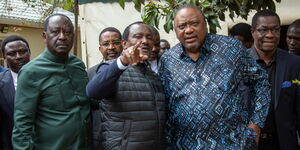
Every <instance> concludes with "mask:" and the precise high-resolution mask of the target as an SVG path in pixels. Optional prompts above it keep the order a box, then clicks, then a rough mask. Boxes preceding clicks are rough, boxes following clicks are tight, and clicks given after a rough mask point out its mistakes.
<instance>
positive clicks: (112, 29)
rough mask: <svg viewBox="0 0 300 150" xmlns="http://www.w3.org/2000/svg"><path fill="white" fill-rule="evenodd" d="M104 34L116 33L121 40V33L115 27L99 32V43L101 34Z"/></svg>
mask: <svg viewBox="0 0 300 150" xmlns="http://www.w3.org/2000/svg"><path fill="white" fill-rule="evenodd" d="M104 32H116V33H117V34H118V35H119V38H120V39H122V35H121V32H120V31H119V30H118V29H117V28H115V27H107V28H105V29H103V30H102V31H101V32H100V34H99V42H100V40H101V36H102V34H103V33H104Z"/></svg>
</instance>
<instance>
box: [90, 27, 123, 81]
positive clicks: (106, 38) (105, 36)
mask: <svg viewBox="0 0 300 150" xmlns="http://www.w3.org/2000/svg"><path fill="white" fill-rule="evenodd" d="M121 37H122V35H121V32H120V31H119V30H118V29H116V28H114V27H107V28H105V29H103V30H102V31H101V33H100V34H99V51H100V53H101V54H102V56H103V61H102V62H101V63H103V62H105V61H108V60H112V59H115V58H117V57H119V56H120V54H121V52H122V50H123V46H122V43H121ZM101 63H99V64H97V65H95V66H93V67H92V68H90V69H88V70H87V72H88V76H89V79H92V77H93V76H94V75H95V74H96V72H97V71H98V69H99V66H100V64H101Z"/></svg>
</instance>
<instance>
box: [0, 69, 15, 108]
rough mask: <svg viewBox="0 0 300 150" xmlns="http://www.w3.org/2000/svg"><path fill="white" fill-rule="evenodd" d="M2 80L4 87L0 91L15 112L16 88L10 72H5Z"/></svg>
mask: <svg viewBox="0 0 300 150" xmlns="http://www.w3.org/2000/svg"><path fill="white" fill-rule="evenodd" d="M1 80H2V82H3V85H1V87H0V90H1V92H2V93H3V95H4V97H5V100H6V102H7V105H8V106H9V108H10V109H11V111H13V110H14V99H15V87H14V81H13V78H12V75H11V73H10V71H5V74H4V76H3V78H2V79H1Z"/></svg>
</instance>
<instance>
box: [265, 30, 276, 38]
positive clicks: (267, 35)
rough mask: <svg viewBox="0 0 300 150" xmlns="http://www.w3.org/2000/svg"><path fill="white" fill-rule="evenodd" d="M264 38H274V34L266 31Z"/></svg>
mask: <svg viewBox="0 0 300 150" xmlns="http://www.w3.org/2000/svg"><path fill="white" fill-rule="evenodd" d="M265 36H266V37H274V36H275V33H274V31H272V30H268V31H267V33H266V35H265Z"/></svg>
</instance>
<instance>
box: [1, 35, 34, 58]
mask: <svg viewBox="0 0 300 150" xmlns="http://www.w3.org/2000/svg"><path fill="white" fill-rule="evenodd" d="M13 41H23V42H24V43H25V44H26V45H27V47H28V49H29V51H30V48H29V44H28V42H27V41H26V40H25V39H24V38H23V37H21V36H18V35H11V36H9V37H7V38H5V39H4V40H3V41H2V45H1V52H2V54H3V55H4V50H5V46H6V44H7V43H9V42H13Z"/></svg>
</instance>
